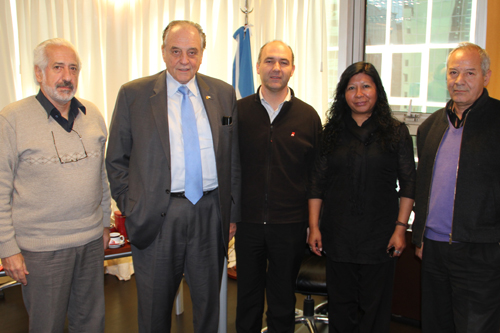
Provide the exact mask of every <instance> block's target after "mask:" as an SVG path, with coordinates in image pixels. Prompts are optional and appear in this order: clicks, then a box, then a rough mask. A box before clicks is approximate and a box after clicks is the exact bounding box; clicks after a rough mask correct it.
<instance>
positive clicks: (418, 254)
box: [415, 243, 424, 260]
mask: <svg viewBox="0 0 500 333" xmlns="http://www.w3.org/2000/svg"><path fill="white" fill-rule="evenodd" d="M423 250H424V243H422V246H421V247H416V248H415V255H416V256H417V257H419V258H420V260H422V251H423Z"/></svg>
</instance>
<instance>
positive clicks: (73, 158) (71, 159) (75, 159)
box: [51, 129, 88, 164]
mask: <svg viewBox="0 0 500 333" xmlns="http://www.w3.org/2000/svg"><path fill="white" fill-rule="evenodd" d="M71 132H75V133H76V135H78V138H79V139H80V143H81V144H82V147H83V152H84V153H85V156H84V157H81V158H80V157H79V156H80V155H81V154H77V155H76V156H74V154H73V155H67V158H65V159H64V160H63V159H62V158H61V156H60V155H59V151H58V150H57V145H56V138H55V137H54V132H52V131H51V133H52V140H53V141H54V148H55V149H56V153H57V158H59V162H61V164H66V163H72V162H78V161H81V160H83V159H85V158H87V157H88V155H87V150H86V149H85V146H84V145H83V140H82V137H81V135H80V134H78V132H77V131H75V130H74V129H72V130H71Z"/></svg>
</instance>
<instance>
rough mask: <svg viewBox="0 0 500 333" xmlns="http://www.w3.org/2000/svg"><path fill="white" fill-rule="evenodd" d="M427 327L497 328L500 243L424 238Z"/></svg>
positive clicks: (433, 331) (493, 331)
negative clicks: (440, 240) (455, 241)
mask: <svg viewBox="0 0 500 333" xmlns="http://www.w3.org/2000/svg"><path fill="white" fill-rule="evenodd" d="M423 251H424V252H423V255H422V332H423V333H441V332H450V333H451V332H453V333H454V332H457V333H462V332H464V333H465V332H467V333H473V332H477V333H480V332H481V333H498V332H499V330H500V245H499V244H496V243H494V244H477V243H452V244H449V243H448V242H436V241H432V240H430V239H427V238H426V239H425V240H424V249H423Z"/></svg>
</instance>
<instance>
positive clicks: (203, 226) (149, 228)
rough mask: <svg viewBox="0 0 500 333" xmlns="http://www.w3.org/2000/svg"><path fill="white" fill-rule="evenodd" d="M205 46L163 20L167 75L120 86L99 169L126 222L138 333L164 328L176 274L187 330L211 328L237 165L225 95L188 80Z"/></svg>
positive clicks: (235, 209)
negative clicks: (184, 286) (184, 287)
mask: <svg viewBox="0 0 500 333" xmlns="http://www.w3.org/2000/svg"><path fill="white" fill-rule="evenodd" d="M205 45H206V42H205V34H204V33H203V31H202V29H201V27H200V26H199V25H198V24H196V23H193V22H189V21H172V22H171V23H170V24H169V25H168V26H167V27H166V28H165V30H164V32H163V45H162V55H163V60H164V61H165V63H166V65H167V70H166V71H163V72H160V73H159V74H156V75H153V76H150V77H145V78H142V79H138V80H135V81H132V82H129V83H127V84H125V85H123V86H122V87H121V89H120V91H119V93H118V98H117V101H116V106H115V110H114V114H113V119H112V121H111V126H110V136H109V145H108V152H107V157H106V166H107V171H108V176H109V181H110V184H111V192H112V195H113V198H114V199H115V200H116V202H117V205H118V207H119V209H120V210H121V211H122V213H124V214H125V215H126V216H127V219H126V227H127V233H128V236H129V239H130V242H131V243H132V256H133V260H134V268H135V273H136V283H137V294H138V303H139V331H140V332H169V331H170V321H171V312H172V307H173V303H174V299H175V294H176V291H177V289H178V287H179V284H180V282H181V279H182V277H183V275H184V276H185V278H186V281H187V283H188V285H189V288H190V291H191V298H192V301H193V318H194V329H195V332H217V329H218V320H219V288H220V282H221V278H222V270H223V267H224V266H223V265H224V260H223V259H224V256H225V254H226V253H227V244H228V241H229V240H230V239H231V238H232V236H233V235H234V232H235V231H236V225H235V223H234V222H238V221H239V219H240V211H239V201H240V194H239V193H240V164H239V163H240V162H239V151H238V136H237V128H238V127H237V113H236V98H235V92H234V89H233V88H232V87H231V86H230V85H228V84H226V83H224V82H222V81H220V80H217V79H214V78H210V77H208V76H205V75H202V74H197V71H198V69H199V67H200V64H201V61H202V57H203V50H204V49H205ZM181 111H182V112H181ZM193 113H194V114H193ZM186 117H187V118H186ZM188 124H189V125H188ZM193 125H194V129H193V127H192V126H193ZM187 126H191V128H187ZM188 131H191V132H190V133H196V132H197V135H196V134H191V135H188V134H187V133H188ZM193 131H194V132H193ZM183 133H184V134H185V135H184V136H183ZM192 141H195V143H194V146H193V142H192ZM185 152H186V153H185ZM230 222H231V223H230Z"/></svg>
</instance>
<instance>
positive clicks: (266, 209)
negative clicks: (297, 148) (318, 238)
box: [264, 123, 273, 224]
mask: <svg viewBox="0 0 500 333" xmlns="http://www.w3.org/2000/svg"><path fill="white" fill-rule="evenodd" d="M272 145H273V124H272V123H271V124H270V127H269V145H268V154H267V175H266V177H267V181H266V189H265V194H264V224H266V223H267V222H269V187H270V184H269V183H270V182H271V161H272V155H273V147H272Z"/></svg>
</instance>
